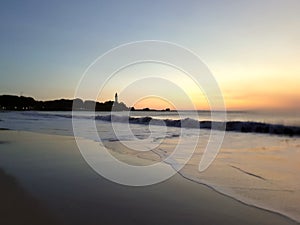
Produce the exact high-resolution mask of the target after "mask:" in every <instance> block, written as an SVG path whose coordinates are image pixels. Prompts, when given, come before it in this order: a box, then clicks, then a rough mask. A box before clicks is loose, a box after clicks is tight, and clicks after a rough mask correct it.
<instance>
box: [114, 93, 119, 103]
mask: <svg viewBox="0 0 300 225" xmlns="http://www.w3.org/2000/svg"><path fill="white" fill-rule="evenodd" d="M118 103H119V102H118V93H117V92H116V94H115V104H118Z"/></svg>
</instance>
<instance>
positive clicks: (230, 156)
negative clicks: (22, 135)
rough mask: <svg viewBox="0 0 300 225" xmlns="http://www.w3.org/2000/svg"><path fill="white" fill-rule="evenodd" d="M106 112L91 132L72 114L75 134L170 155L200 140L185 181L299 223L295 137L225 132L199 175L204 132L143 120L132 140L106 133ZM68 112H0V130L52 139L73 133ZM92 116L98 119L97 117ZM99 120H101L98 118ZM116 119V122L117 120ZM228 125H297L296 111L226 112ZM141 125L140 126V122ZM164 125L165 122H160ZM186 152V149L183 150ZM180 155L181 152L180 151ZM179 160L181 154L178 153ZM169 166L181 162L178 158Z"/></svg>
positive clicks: (164, 115)
mask: <svg viewBox="0 0 300 225" xmlns="http://www.w3.org/2000/svg"><path fill="white" fill-rule="evenodd" d="M108 115H109V112H96V116H98V118H100V119H96V120H95V124H96V128H97V129H96V131H95V129H94V128H93V127H91V126H89V125H87V123H86V121H89V120H93V119H94V118H95V117H94V115H93V113H91V112H75V113H74V117H73V118H74V119H75V120H77V121H78V122H79V123H81V124H82V126H81V130H80V131H79V132H77V135H79V136H81V137H83V138H87V139H90V140H94V141H100V139H99V137H100V138H101V140H102V141H115V140H119V141H125V142H131V143H133V144H134V143H138V142H139V141H140V140H144V141H145V140H146V142H143V143H146V144H147V143H148V144H149V146H151V144H152V143H154V142H155V141H157V140H160V139H164V140H165V142H164V143H163V144H162V145H161V147H160V150H161V151H159V150H158V152H157V153H158V154H159V155H162V156H163V154H170V153H171V152H172V150H174V146H175V145H176V141H177V140H178V138H183V139H185V140H186V142H187V143H188V141H189V139H193V138H195V137H199V138H200V140H201V141H200V142H199V144H198V145H197V147H196V149H195V152H194V155H193V157H192V159H191V160H190V161H189V163H188V164H187V165H186V166H185V167H184V168H183V169H182V170H181V171H180V174H181V175H183V176H184V177H186V178H188V179H190V180H193V181H195V182H198V183H202V184H206V185H208V186H210V187H211V188H213V189H215V190H217V191H219V192H222V193H224V194H226V195H229V196H231V197H233V198H236V199H238V200H240V201H243V202H245V203H247V204H253V205H256V206H259V207H263V208H267V209H270V210H273V211H276V212H279V213H282V214H284V215H287V216H289V217H291V218H293V219H296V220H298V221H300V205H299V204H300V179H299V178H300V164H299V159H300V138H299V136H294V137H290V136H281V135H270V134H260V133H241V132H226V135H225V138H224V141H223V144H222V146H221V149H220V152H219V154H218V156H217V158H216V159H215V160H214V162H213V163H212V165H211V166H210V167H209V168H208V169H207V170H206V171H204V172H201V173H200V172H199V170H198V165H199V161H200V159H201V157H202V155H203V152H204V149H205V147H206V145H207V141H208V137H209V130H201V131H200V132H195V129H186V131H185V133H184V135H183V136H181V132H180V131H181V130H180V128H178V127H172V126H171V127H168V128H167V129H165V127H164V126H161V125H160V126H156V125H155V124H154V125H153V124H152V125H150V127H149V124H145V123H143V120H141V122H140V121H138V122H137V123H134V124H130V128H131V130H132V133H133V134H134V138H133V136H132V135H131V134H129V133H128V132H120V133H119V135H118V137H116V135H115V134H114V131H113V129H111V123H110V121H109V120H105V118H106V116H108ZM115 115H116V116H118V118H119V120H120V123H119V124H118V129H119V130H121V131H122V129H123V128H124V127H125V125H126V124H125V123H122V118H124V119H126V118H127V119H128V117H126V113H125V112H118V113H115ZM130 116H131V117H134V118H149V117H151V118H153V119H157V120H158V121H163V120H166V119H168V120H178V119H180V117H179V115H178V113H176V112H131V113H130ZM180 116H181V118H189V119H191V120H196V121H198V120H200V121H202V120H211V117H210V113H209V112H199V113H198V115H196V116H195V113H194V112H189V111H181V112H180ZM71 118H72V113H71V112H1V113H0V127H1V128H8V129H13V130H25V131H32V132H38V133H48V134H55V135H73V127H72V119H71ZM96 118H97V117H96ZM103 118H104V119H103ZM120 118H121V119H120ZM227 121H243V122H248V121H253V122H263V123H267V124H279V125H286V126H300V117H299V114H297V113H277V114H274V113H270V112H269V113H266V112H228V113H227ZM139 122H140V123H139ZM162 125H164V124H162ZM186 147H187V148H189V145H187V146H186ZM183 154H184V153H183ZM183 157H184V155H183ZM174 163H176V164H178V163H181V162H180V159H179V160H178V159H177V161H174Z"/></svg>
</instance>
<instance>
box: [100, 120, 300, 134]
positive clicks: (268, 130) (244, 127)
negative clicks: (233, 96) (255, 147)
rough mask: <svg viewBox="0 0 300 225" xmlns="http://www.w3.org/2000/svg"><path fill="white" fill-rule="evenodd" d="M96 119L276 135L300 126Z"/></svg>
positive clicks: (296, 129) (294, 129)
mask: <svg viewBox="0 0 300 225" xmlns="http://www.w3.org/2000/svg"><path fill="white" fill-rule="evenodd" d="M95 119H96V120H102V121H107V122H112V121H113V122H119V123H128V122H129V123H132V124H141V125H149V124H152V125H165V126H169V127H181V128H199V129H217V130H224V129H225V130H226V131H235V132H241V133H264V134H277V135H289V136H294V135H296V136H299V135H300V127H297V126H286V125H281V124H270V123H261V122H252V121H227V122H218V121H197V120H194V119H190V118H186V119H183V120H171V119H164V120H161V119H155V118H152V117H127V116H116V115H107V116H96V117H95Z"/></svg>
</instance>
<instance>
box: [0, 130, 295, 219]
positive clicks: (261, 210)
mask: <svg viewBox="0 0 300 225" xmlns="http://www.w3.org/2000/svg"><path fill="white" fill-rule="evenodd" d="M0 132H1V133H6V136H7V137H9V136H15V137H12V139H18V140H15V141H17V142H22V139H21V138H20V137H16V136H19V135H17V134H16V132H17V133H19V134H21V136H22V135H24V136H26V138H29V139H30V138H31V137H34V136H35V137H42V138H45V141H48V142H49V140H48V139H49V138H50V139H58V141H59V140H66V139H67V140H68V142H70V140H71V139H72V141H73V142H74V140H73V139H74V137H73V138H70V136H61V135H48V134H40V133H35V132H28V131H3V130H1V131H0ZM9 133H10V134H9ZM0 141H2V142H3V143H2V144H1V145H5V143H7V145H8V146H9V145H14V140H0ZM6 141H8V142H6ZM39 141H41V140H40V139H39ZM88 141H91V140H88ZM23 142H24V140H23ZM91 142H94V141H91ZM41 143H43V141H41ZM50 143H52V142H51V141H50ZM29 144H30V143H29ZM31 148H32V149H33V148H34V146H31ZM1 153H2V152H1ZM76 154H78V153H76ZM117 154H119V153H117ZM81 160H82V159H81ZM143 160H144V159H143ZM0 167H2V168H3V166H2V164H0ZM4 169H5V168H4ZM98 176H99V175H98ZM14 177H15V176H14ZM179 177H180V178H179ZM17 179H18V178H17ZM181 179H183V180H181ZM168 182H171V183H172V182H175V183H176V182H179V183H180V185H182V187H183V189H185V188H191V187H190V186H193V187H194V188H193V190H194V192H200V193H201V191H202V189H204V192H209V191H208V190H211V191H212V192H213V193H214V194H210V195H212V196H214V197H213V198H215V197H217V196H216V195H222V196H223V197H221V198H222V202H223V200H224V201H225V202H230V200H229V199H231V200H232V201H234V202H235V203H234V202H231V203H230V204H232V205H234V207H237V208H241V207H242V208H244V207H246V208H248V207H249V211H253V210H254V211H256V210H258V211H257V212H256V213H261V214H263V215H264V216H266V217H267V216H268V215H269V214H270V215H269V216H271V217H272V218H273V217H278V219H279V218H281V219H280V220H284V221H286V223H291V224H294V223H296V224H299V222H298V221H295V220H294V219H293V218H290V217H288V216H286V215H284V214H281V213H278V212H275V211H272V210H269V209H265V208H261V207H257V206H255V205H252V204H247V203H245V202H243V201H240V200H239V199H236V198H234V197H232V196H230V195H227V194H225V193H222V192H221V191H219V190H217V189H215V188H214V187H212V186H209V185H208V184H205V183H202V182H201V183H200V182H197V181H195V180H193V179H190V178H188V177H186V176H184V174H181V173H179V174H178V175H175V176H174V177H172V178H170V179H169V180H168V181H166V182H163V183H168ZM189 182H191V183H193V184H195V185H196V186H194V185H191V184H190V183H189ZM199 184H200V185H199ZM159 185H160V184H158V186H159ZM154 186H156V185H154ZM167 186H168V185H167ZM201 186H202V187H201ZM197 187H198V188H197ZM147 188H148V187H145V189H147ZM169 188H171V189H173V188H174V187H173V186H169ZM125 189H128V190H129V189H130V188H127V187H125ZM134 189H136V188H134ZM150 189H151V187H150ZM197 189H199V190H197ZM206 189H207V190H206ZM192 194H195V193H192ZM125 195H126V194H125ZM147 195H152V194H151V193H148V194H147ZM176 197H177V196H176ZM217 198H219V197H217ZM223 198H224V199H223ZM226 199H227V200H226ZM168 200H170V199H168ZM174 200H176V198H175V199H174ZM172 201H173V200H172ZM188 203H190V202H188ZM188 203H186V204H188ZM190 204H192V205H194V204H195V203H190ZM222 204H225V203H224V202H223V203H222ZM240 204H241V205H244V206H241V205H240ZM229 211H230V210H229ZM244 219H245V218H244ZM251 219H253V218H251ZM273 219H274V218H273ZM273 222H274V221H273ZM250 224H252V223H250ZM253 224H254V223H253ZM279 224H280V223H279Z"/></svg>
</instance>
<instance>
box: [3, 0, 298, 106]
mask: <svg viewBox="0 0 300 225" xmlns="http://www.w3.org/2000/svg"><path fill="white" fill-rule="evenodd" d="M0 28H1V35H0V49H1V51H0V78H1V83H0V94H1V93H2V94H3V93H8V94H18V95H19V94H20V93H23V95H26V96H33V97H35V98H36V99H53V98H61V97H64V98H72V97H73V96H74V91H75V87H76V85H77V82H78V80H79V78H80V77H81V75H82V73H83V72H84V70H85V68H86V67H87V66H88V65H89V64H90V63H91V62H92V61H93V60H94V59H95V58H96V57H98V56H99V55H101V54H103V53H104V52H106V51H108V50H109V49H111V48H113V47H116V46H118V45H120V44H123V43H126V42H131V41H137V40H144V39H148V40H149V39H158V40H165V41H170V42H175V43H178V44H180V45H183V46H186V47H187V48H189V49H191V50H192V51H194V52H195V53H197V54H198V55H199V56H200V58H201V59H202V60H203V61H204V62H205V63H206V64H207V66H208V67H209V68H210V70H211V71H212V72H213V74H214V75H215V77H216V79H217V81H218V82H219V84H220V87H221V89H222V90H223V92H224V96H225V100H226V103H227V106H228V107H229V108H231V109H251V108H268V107H269V108H281V107H282V108H299V105H300V91H299V85H300V69H299V62H300V29H299V28H300V1H298V0H281V1H279V0H261V1H256V0H252V1H249V0H245V1H243V0H235V1H233V0H224V1H200V0H199V1H176V0H175V1H56V0H54V1H31V0H29V1H14V0H12V1H1V7H0ZM113 95H114V90H112V96H113ZM83 98H84V96H83ZM124 100H125V101H126V99H124Z"/></svg>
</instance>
